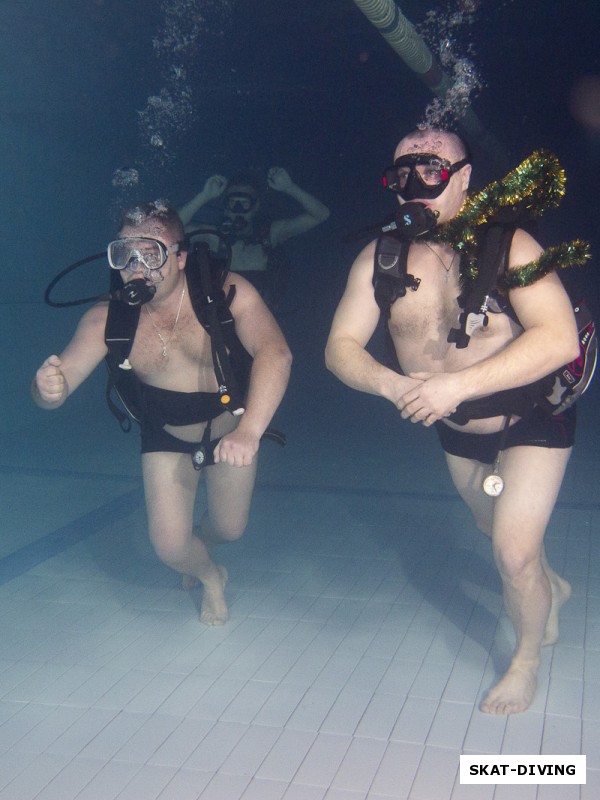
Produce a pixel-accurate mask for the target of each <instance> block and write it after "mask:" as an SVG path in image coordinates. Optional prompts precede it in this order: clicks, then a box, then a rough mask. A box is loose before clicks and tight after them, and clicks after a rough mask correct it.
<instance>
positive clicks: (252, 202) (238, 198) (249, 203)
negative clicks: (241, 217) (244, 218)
mask: <svg viewBox="0 0 600 800" xmlns="http://www.w3.org/2000/svg"><path fill="white" fill-rule="evenodd" d="M257 203H258V197H256V195H254V194H251V193H250V192H231V193H230V194H228V195H227V197H226V199H225V208H226V210H227V211H229V212H231V213H232V214H249V213H250V211H252V210H253V209H254V208H255V207H256V204H257Z"/></svg>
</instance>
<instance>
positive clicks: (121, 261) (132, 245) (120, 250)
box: [106, 236, 181, 272]
mask: <svg viewBox="0 0 600 800" xmlns="http://www.w3.org/2000/svg"><path fill="white" fill-rule="evenodd" d="M180 248H181V243H180V242H176V243H175V244H171V245H166V244H163V242H161V241H160V240H159V239H153V238H151V237H149V236H135V237H134V236H124V237H122V238H121V239H115V240H114V241H112V242H110V244H109V245H108V248H107V250H106V254H107V257H108V263H109V264H110V267H111V269H118V270H129V271H131V272H135V271H136V270H138V269H142V268H143V269H144V270H149V271H150V272H154V271H155V270H158V269H160V268H161V267H164V265H165V264H166V263H167V259H168V258H169V255H170V254H171V253H177V252H178V251H179V250H180Z"/></svg>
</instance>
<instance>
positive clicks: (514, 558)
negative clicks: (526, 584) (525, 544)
mask: <svg viewBox="0 0 600 800" xmlns="http://www.w3.org/2000/svg"><path fill="white" fill-rule="evenodd" d="M494 557H495V560H496V566H497V567H498V571H499V573H500V575H501V577H502V579H503V580H505V581H509V582H510V583H512V584H518V583H521V582H523V581H527V580H529V579H530V578H531V577H532V576H533V575H535V573H536V572H537V571H539V570H542V561H541V552H540V551H539V550H531V549H529V548H527V549H525V548H519V547H514V546H512V547H504V548H503V547H501V548H497V549H495V551H494Z"/></svg>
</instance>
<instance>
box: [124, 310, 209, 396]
mask: <svg viewBox="0 0 600 800" xmlns="http://www.w3.org/2000/svg"><path fill="white" fill-rule="evenodd" d="M130 361H131V365H132V367H133V368H134V370H135V372H136V374H137V375H138V377H139V378H140V379H141V380H142V381H144V382H146V383H150V384H152V385H154V386H160V387H162V388H169V389H174V390H176V391H213V390H214V389H215V388H216V379H215V376H214V369H213V360H212V352H211V344H210V337H209V336H208V334H207V333H206V331H205V330H204V328H203V327H202V326H201V325H200V323H199V322H198V320H197V318H196V315H195V314H194V312H193V310H192V309H188V310H186V311H185V312H184V313H182V314H181V316H180V318H179V319H178V320H177V324H175V323H174V320H173V319H172V318H166V319H163V318H162V317H160V316H159V315H157V314H154V315H152V314H151V312H150V313H149V312H148V309H147V307H145V306H144V307H142V310H141V314H140V320H139V323H138V327H137V331H136V335H135V340H134V344H133V348H132V351H131V355H130Z"/></svg>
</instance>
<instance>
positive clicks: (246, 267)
mask: <svg viewBox="0 0 600 800" xmlns="http://www.w3.org/2000/svg"><path fill="white" fill-rule="evenodd" d="M261 184H264V178H263V179H262V180H261V179H260V178H259V176H258V175H257V174H256V173H254V172H252V171H250V170H248V171H246V172H242V173H239V174H238V175H236V176H234V177H233V178H232V179H231V180H227V178H225V177H224V176H222V175H213V176H212V177H210V178H208V180H207V181H206V183H205V184H204V187H203V189H202V191H201V192H200V193H199V194H197V195H196V196H195V197H194V198H193V199H192V200H190V202H189V203H187V204H186V205H185V206H184V207H183V208H182V209H180V212H179V214H180V216H181V219H182V220H183V222H184V224H185V226H186V229H189V230H193V229H194V228H195V227H196V226H194V224H193V223H192V222H191V221H192V219H193V217H194V216H195V215H196V214H197V212H198V211H199V210H200V209H201V208H203V207H204V206H206V205H207V204H208V203H210V202H211V201H212V200H216V199H217V198H222V200H223V219H222V221H221V223H220V224H221V229H222V231H223V232H224V233H225V235H226V236H227V237H228V239H229V241H230V244H231V248H232V261H231V269H232V270H233V271H234V272H243V273H244V277H246V278H248V280H249V281H250V282H251V283H252V284H253V285H254V286H255V287H256V288H257V289H259V291H260V292H261V293H262V294H263V295H264V296H265V297H266V299H267V300H268V301H273V300H274V299H280V298H275V297H274V295H280V294H281V284H282V282H283V281H284V279H285V276H284V275H283V274H282V273H283V272H284V271H285V265H284V264H283V263H282V259H281V258H280V257H279V254H278V253H277V252H275V251H276V250H277V248H279V247H280V245H282V244H283V243H284V242H286V241H287V240H288V239H291V238H293V237H294V236H299V235H300V234H302V233H306V232H307V231H309V230H311V229H312V228H315V227H316V226H317V225H320V224H321V223H322V222H325V220H326V219H327V218H328V217H329V209H328V208H327V207H326V206H324V205H323V203H321V201H320V200H317V198H316V197H313V195H311V194H309V193H308V192H306V191H304V189H301V188H300V187H299V186H297V185H296V184H295V183H294V182H293V181H292V179H291V178H290V176H289V174H288V173H287V172H286V170H285V169H283V168H282V167H271V169H269V171H268V173H267V186H268V187H269V188H270V189H273V190H275V191H276V192H282V193H283V194H287V195H288V197H291V198H292V199H293V200H295V201H296V202H297V203H298V204H299V205H300V206H301V208H302V212H301V213H300V214H297V215H296V216H293V217H286V218H282V219H274V220H271V219H269V217H267V216H265V215H264V213H263V208H262V206H263V196H264V193H263V191H262V186H261ZM198 227H200V226H198Z"/></svg>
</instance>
